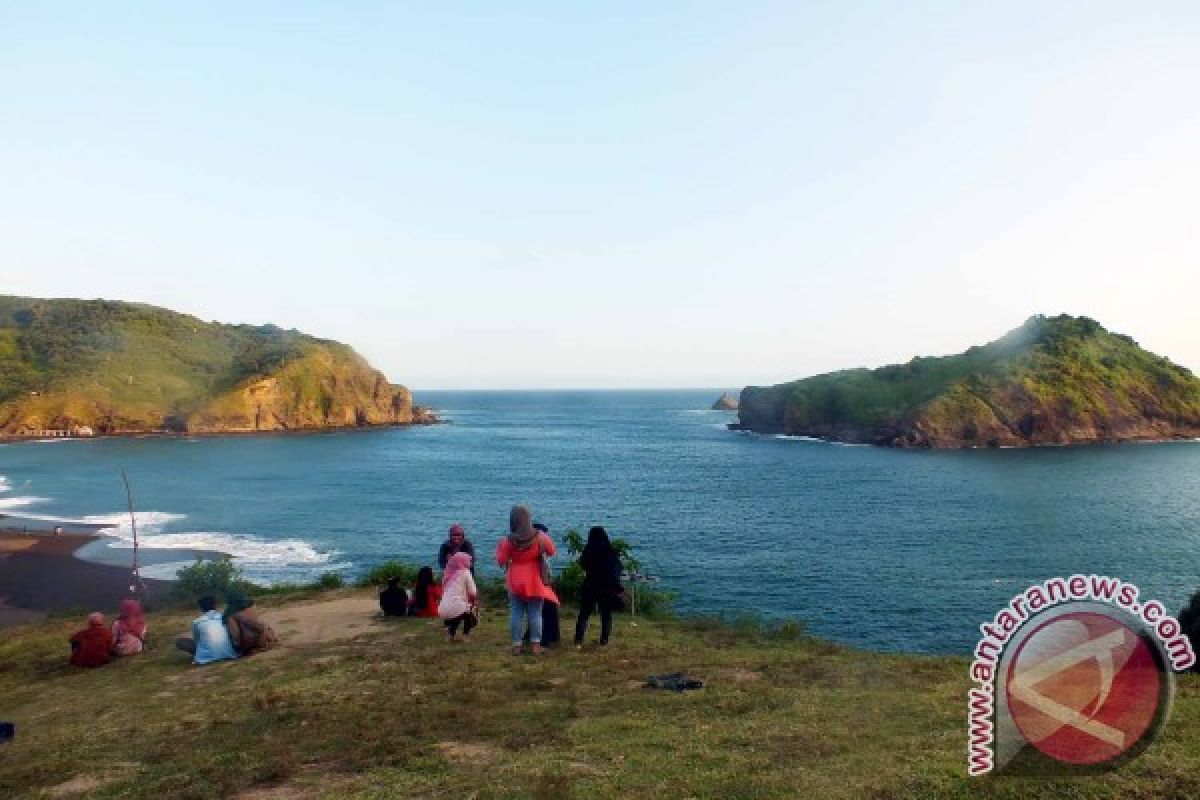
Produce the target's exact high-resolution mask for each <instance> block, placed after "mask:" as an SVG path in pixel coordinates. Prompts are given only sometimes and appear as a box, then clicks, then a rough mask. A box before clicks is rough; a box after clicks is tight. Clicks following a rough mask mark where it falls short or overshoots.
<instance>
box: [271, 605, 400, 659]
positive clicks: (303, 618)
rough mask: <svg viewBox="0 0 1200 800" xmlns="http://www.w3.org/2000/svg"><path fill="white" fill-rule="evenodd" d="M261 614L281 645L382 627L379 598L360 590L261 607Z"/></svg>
mask: <svg viewBox="0 0 1200 800" xmlns="http://www.w3.org/2000/svg"><path fill="white" fill-rule="evenodd" d="M263 618H264V619H265V620H266V621H267V622H269V623H270V624H271V626H272V627H273V628H275V630H276V631H277V632H278V633H279V639H280V644H281V645H282V646H283V647H284V648H287V647H291V646H294V645H305V644H320V643H322V642H335V641H339V640H342V639H353V638H354V637H355V636H359V635H361V634H364V633H373V632H375V631H380V630H383V625H382V621H383V619H382V617H380V615H379V600H378V598H376V597H375V596H374V595H373V594H371V593H369V592H364V593H362V594H355V595H352V596H350V597H339V598H338V599H336V600H320V601H317V602H314V603H300V604H297V605H293V606H287V607H285V608H279V609H270V610H266V609H264V610H263Z"/></svg>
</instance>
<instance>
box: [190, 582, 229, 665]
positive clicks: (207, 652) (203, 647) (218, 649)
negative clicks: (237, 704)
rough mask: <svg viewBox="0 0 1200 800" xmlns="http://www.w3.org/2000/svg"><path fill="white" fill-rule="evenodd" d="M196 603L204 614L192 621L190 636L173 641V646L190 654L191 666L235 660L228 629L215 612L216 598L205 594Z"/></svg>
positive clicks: (217, 612)
mask: <svg viewBox="0 0 1200 800" xmlns="http://www.w3.org/2000/svg"><path fill="white" fill-rule="evenodd" d="M196 602H197V605H199V606H200V610H201V611H203V612H204V613H203V614H201V615H200V616H198V617H196V619H195V620H193V621H192V635H191V636H190V637H188V636H181V637H179V638H178V639H176V640H175V646H176V647H178V648H179V649H180V650H182V651H183V652H185V653H191V654H192V656H193V657H192V663H193V664H197V665H199V664H211V663H213V662H215V661H227V660H229V659H231V658H237V657H238V654H237V651H236V650H234V649H233V641H232V640H230V638H229V629H228V628H226V627H225V621H224V620H223V619H221V612H220V611H217V598H215V597H213V596H212V595H211V594H206V595H204V596H203V597H201V598H200V599H199V600H198V601H196Z"/></svg>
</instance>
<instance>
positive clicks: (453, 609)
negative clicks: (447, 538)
mask: <svg viewBox="0 0 1200 800" xmlns="http://www.w3.org/2000/svg"><path fill="white" fill-rule="evenodd" d="M478 602H479V590H478V588H476V586H475V578H474V577H472V576H471V556H470V555H468V554H467V553H464V552H458V553H455V554H454V555H452V556H450V560H449V561H447V562H446V573H445V574H444V575H442V600H441V602H440V603H438V616H439V617H441V618H442V619H443V620H445V622H446V633H447V634H448V635H449V636H450V641H452V642H456V641H466V639H467V637H468V636H470V635H471V629H472V628H474V627H475V625H476V623H477V622H478V621H479V617H478V613H479V612H478V611H477V607H478V606H477V604H478ZM460 623H461V624H462V626H463V633H462V635H463V638H462V639H459V638H458V626H459V624H460Z"/></svg>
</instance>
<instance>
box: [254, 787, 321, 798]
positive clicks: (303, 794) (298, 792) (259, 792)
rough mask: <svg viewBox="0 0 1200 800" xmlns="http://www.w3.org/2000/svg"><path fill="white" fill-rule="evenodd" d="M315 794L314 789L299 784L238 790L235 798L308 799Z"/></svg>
mask: <svg viewBox="0 0 1200 800" xmlns="http://www.w3.org/2000/svg"><path fill="white" fill-rule="evenodd" d="M313 796H315V793H314V792H313V790H312V789H306V788H301V787H299V786H264V787H259V788H257V789H247V790H245V791H244V792H238V793H237V794H236V795H234V800H308V798H310V797H313Z"/></svg>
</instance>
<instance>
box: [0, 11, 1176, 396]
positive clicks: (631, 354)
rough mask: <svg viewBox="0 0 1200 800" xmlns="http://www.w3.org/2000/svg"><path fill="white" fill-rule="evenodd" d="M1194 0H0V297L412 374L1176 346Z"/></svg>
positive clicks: (726, 381)
mask: <svg viewBox="0 0 1200 800" xmlns="http://www.w3.org/2000/svg"><path fill="white" fill-rule="evenodd" d="M1198 43H1200V4H1197V3H1195V2H1181V3H1153V2H1148V3H1130V2H1111V3H1109V2H1090V3H1040V2H1039V3H1021V2H1009V3H970V4H967V3H954V2H946V3H890V2H885V3H852V2H845V3H843V2H829V3H822V4H802V3H796V2H788V3H728V2H723V3H688V4H674V3H658V2H655V3H646V2H637V3H604V4H601V3H588V4H583V3H552V2H545V3H470V4H468V3H421V4H417V3H414V4H411V5H404V4H397V3H387V4H384V3H380V4H372V3H333V2H330V3H320V4H318V3H303V2H287V3H277V4H266V3H255V4H246V3H218V2H206V3H169V4H161V3H160V4H145V5H141V6H139V5H138V4H129V3H74V4H71V3H53V4H51V3H43V4H32V3H31V4H20V5H18V4H15V3H4V4H3V5H0V104H2V105H0V292H3V293H12V294H30V295H38V296H77V297H108V298H116V299H125V300H139V301H145V302H150V303H156V304H160V305H164V306H168V307H171V308H175V309H179V310H182V311H188V312H191V313H194V314H197V315H199V316H201V317H203V318H206V319H217V320H221V321H229V322H268V321H269V322H274V323H277V324H279V325H282V326H285V327H297V328H300V329H302V330H305V331H308V332H311V333H314V334H318V335H322V336H327V337H332V338H337V339H340V340H343V341H346V342H348V343H350V344H353V345H354V346H355V347H357V348H358V349H359V350H360V351H361V352H362V353H363V354H364V355H366V356H367V357H368V358H370V359H371V360H372V361H373V362H375V363H376V364H377V365H379V366H380V367H382V368H383V369H384V370H385V371H387V372H388V374H389V375H390V376H391V377H392V378H393V379H394V380H397V381H401V382H404V383H407V384H409V385H410V386H413V387H416V388H418V389H420V388H435V387H526V386H538V387H558V386H562V387H567V386H592V387H605V386H729V387H738V386H741V385H743V384H746V383H765V382H774V381H779V380H784V379H790V378H795V377H799V376H803V375H807V374H812V373H815V372H821V371H826V370H830V369H835V368H840V367H848V366H860V365H877V364H881V363H885V362H889V361H897V360H907V359H908V358H909V357H911V356H913V355H915V354H937V353H946V352H954V351H959V350H962V349H964V348H965V347H966V346H968V345H970V344H973V343H979V342H983V341H987V340H989V339H992V338H995V337H996V336H998V335H1000V334H1001V333H1003V332H1004V331H1005V330H1007V329H1009V328H1011V327H1013V326H1015V325H1017V324H1019V323H1020V322H1021V321H1022V320H1023V319H1024V318H1025V317H1027V316H1028V315H1029V314H1031V313H1035V312H1044V313H1057V312H1062V311H1066V312H1070V313H1076V314H1088V315H1090V316H1094V317H1096V318H1097V319H1099V320H1100V321H1101V322H1103V323H1104V324H1105V325H1107V326H1109V327H1110V328H1113V329H1116V330H1120V331H1122V332H1125V333H1129V334H1130V335H1132V336H1134V338H1136V339H1138V340H1139V341H1140V342H1141V343H1142V344H1143V345H1145V346H1147V347H1149V348H1151V349H1153V350H1155V351H1157V352H1160V353H1162V354H1164V355H1167V356H1169V357H1171V358H1173V359H1174V360H1176V361H1178V362H1180V363H1183V364H1186V365H1187V366H1190V367H1192V368H1193V369H1197V370H1200V323H1198V322H1197V314H1196V303H1197V300H1198V299H1200V214H1198V212H1200V202H1198V200H1200V198H1198V197H1197V194H1198V191H1200V102H1197V92H1198V91H1200V89H1198V87H1200V45H1198Z"/></svg>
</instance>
